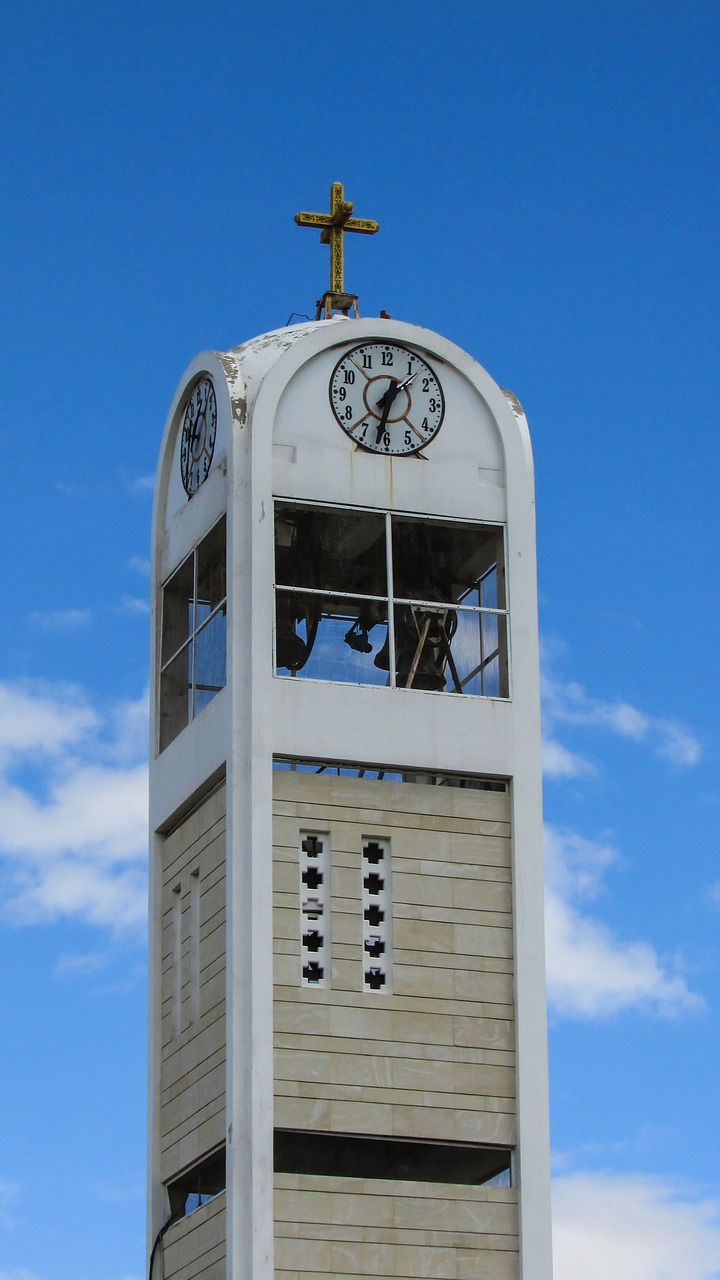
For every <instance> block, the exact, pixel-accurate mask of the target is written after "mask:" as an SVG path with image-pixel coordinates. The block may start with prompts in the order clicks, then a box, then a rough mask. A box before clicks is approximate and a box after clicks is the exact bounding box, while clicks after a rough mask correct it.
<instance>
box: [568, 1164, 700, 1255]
mask: <svg viewBox="0 0 720 1280" xmlns="http://www.w3.org/2000/svg"><path fill="white" fill-rule="evenodd" d="M553 1247H554V1263H555V1265H554V1274H555V1280H578V1277H582V1280H608V1276H612V1277H622V1280H717V1277H718V1274H719V1271H718V1260H719V1259H720V1202H718V1201H717V1200H715V1199H710V1198H708V1197H705V1196H703V1195H701V1194H699V1193H698V1192H697V1191H695V1190H694V1189H693V1188H688V1187H684V1186H683V1185H680V1184H677V1183H673V1182H672V1181H669V1180H667V1179H660V1178H652V1177H648V1176H647V1175H644V1174H636V1175H631V1174H630V1175H615V1174H609V1173H575V1174H569V1175H564V1176H562V1177H559V1178H556V1179H555V1180H554V1182H553Z"/></svg>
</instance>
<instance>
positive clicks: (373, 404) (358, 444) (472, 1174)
mask: <svg viewBox="0 0 720 1280" xmlns="http://www.w3.org/2000/svg"><path fill="white" fill-rule="evenodd" d="M337 186H339V184H336V187H337ZM339 192H340V198H339V199H336V202H335V203H336V204H337V205H338V206H339V212H338V209H336V208H334V207H333V206H332V205H331V213H330V215H299V217H305V218H308V217H316V218H321V217H325V218H329V219H330V222H329V224H327V225H330V227H331V228H332V234H330V235H329V237H328V238H329V239H330V240H331V242H332V238H333V234H334V233H335V231H336V230H337V229H338V228H340V235H339V239H340V240H341V239H342V234H341V233H342V227H343V226H345V229H347V230H354V229H356V228H353V227H352V226H350V225H346V224H348V223H349V222H352V221H353V220H352V219H350V213H352V206H349V205H347V204H345V203H344V202H342V200H341V197H342V188H339ZM336 195H337V192H336ZM348 210H349V213H348ZM333 220H334V221H333ZM357 221H360V220H357ZM313 225H320V226H326V224H325V223H316V224H313ZM369 227H372V228H373V229H376V226H375V224H368V225H367V226H366V227H364V228H359V229H361V230H362V229H364V230H368V228H369ZM335 238H336V239H338V236H335ZM331 247H332V246H331ZM337 282H338V277H337V276H335V277H334V283H335V284H337ZM340 285H341V287H340V289H337V288H334V287H331V292H330V294H326V295H325V296H324V298H323V299H321V303H320V304H318V305H319V311H320V313H321V314H327V315H328V317H329V318H326V319H318V320H316V321H315V322H311V323H308V324H302V325H296V326H292V327H289V328H285V329H279V330H277V331H275V332H273V333H268V334H263V335H261V336H260V337H258V338H254V339H253V340H251V341H250V342H248V343H245V344H244V345H243V346H241V347H238V348H236V349H234V350H232V351H230V352H227V353H216V352H203V353H202V354H201V355H199V356H198V357H197V358H196V359H195V360H194V361H193V362H192V363H191V365H190V366H189V368H188V369H187V371H186V373H185V374H184V376H183V378H182V380H181V382H180V385H179V387H178V390H177V393H176V395H175V398H174V400H173V403H172V406H171V409H170V413H169V415H168V419H167V424H166V428H165V434H164V438H163V442H162V447H161V453H160V462H159V467H158V473H157V483H156V491H155V510H154V526H153V656H152V702H151V706H152V713H153V714H152V725H153V728H152V751H151V756H152V758H151V771H150V796H151V802H150V803H151V831H152V844H151V996H150V1068H149V1074H150V1121H149V1226H148V1249H149V1254H150V1255H151V1257H150V1268H151V1273H152V1280H159V1278H160V1277H164V1280H196V1278H198V1280H200V1278H202V1280H221V1278H222V1280H226V1278H227V1280H273V1278H274V1277H277V1278H278V1280H340V1278H343V1280H344V1278H345V1277H348V1278H350V1277H353V1278H360V1277H371V1276H372V1277H388V1278H389V1277H394V1278H397V1280H400V1278H404V1280H414V1278H415V1277H417V1278H419V1277H424V1276H435V1277H447V1280H474V1278H475V1277H488V1278H492V1280H521V1278H522V1280H550V1278H551V1273H552V1266H551V1251H550V1201H549V1143H548V1117H547V1105H548V1103H547V1065H546V1064H547V1053H546V1027H545V987H544V957H543V884H542V830H541V791H540V727H539V691H538V646H537V616H536V615H537V610H536V586H535V548H534V509H533V479H532V460H531V453H530V442H529V437H528V432H527V426H526V423H525V419H524V416H523V414H522V410H521V409H520V406H519V405H518V403H517V401H516V400H515V399H514V397H513V396H511V395H510V394H509V393H507V392H503V391H501V390H500V389H499V388H498V386H497V385H496V384H495V383H494V382H493V381H492V379H491V378H490V377H489V375H488V374H487V373H486V372H485V371H484V370H483V369H482V368H481V367H480V366H479V365H478V364H477V363H476V362H475V361H474V360H473V359H472V357H471V356H469V355H467V354H465V353H464V352H463V351H461V350H459V349H458V348H457V347H455V346H454V345H453V344H452V343H450V342H448V341H447V340H446V339H445V338H442V337H440V336H439V335H437V334H434V333H431V332H429V331H428V330H425V329H422V328H419V327H417V326H415V325H411V324H405V323H401V322H398V321H394V320H389V319H374V318H364V319H360V318H356V316H355V311H356V303H357V300H356V299H354V296H353V295H346V294H344V293H343V292H342V280H341V277H340ZM331 286H332V282H331ZM338 298H342V299H344V300H345V305H343V303H342V302H338ZM348 299H349V301H347V300H348ZM328 300H329V301H328ZM338 306H340V308H341V309H342V310H343V311H346V312H347V313H348V314H347V315H346V316H337V315H333V314H332V312H333V310H334V309H336V308H337V307H338ZM350 312H352V313H353V314H352V315H350Z"/></svg>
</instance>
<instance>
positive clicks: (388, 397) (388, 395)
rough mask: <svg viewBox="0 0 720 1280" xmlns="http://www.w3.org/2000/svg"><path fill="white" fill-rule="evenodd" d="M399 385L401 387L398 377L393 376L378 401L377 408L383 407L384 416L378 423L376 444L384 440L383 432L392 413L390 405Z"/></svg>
mask: <svg viewBox="0 0 720 1280" xmlns="http://www.w3.org/2000/svg"><path fill="white" fill-rule="evenodd" d="M398 387H399V383H398V381H397V378H392V379H391V382H390V386H389V387H388V389H387V391H385V392H383V394H382V395H381V397H380V399H379V400H378V402H377V408H378V409H382V417H381V419H380V421H379V423H378V429H377V440H376V442H375V443H376V444H379V443H380V441H381V440H382V437H383V432H384V430H385V424H386V423H387V420H388V415H389V413H390V407H391V405H392V402H393V400H394V399H395V397H396V395H397V393H398Z"/></svg>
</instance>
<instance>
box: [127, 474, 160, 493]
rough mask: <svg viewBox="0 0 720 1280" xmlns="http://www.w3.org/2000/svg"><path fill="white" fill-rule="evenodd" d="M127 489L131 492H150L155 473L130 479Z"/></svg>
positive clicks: (153, 486)
mask: <svg viewBox="0 0 720 1280" xmlns="http://www.w3.org/2000/svg"><path fill="white" fill-rule="evenodd" d="M128 487H129V489H130V492H131V493H152V491H153V490H154V488H155V475H154V473H153V475H145V476H136V477H135V479H134V480H131V481H130V484H129V486H128Z"/></svg>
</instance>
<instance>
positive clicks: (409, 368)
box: [330, 342, 445, 454]
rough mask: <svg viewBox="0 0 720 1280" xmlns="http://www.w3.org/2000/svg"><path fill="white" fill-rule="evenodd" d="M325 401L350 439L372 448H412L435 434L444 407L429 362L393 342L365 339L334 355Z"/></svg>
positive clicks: (402, 450) (399, 451) (400, 450)
mask: <svg viewBox="0 0 720 1280" xmlns="http://www.w3.org/2000/svg"><path fill="white" fill-rule="evenodd" d="M330 404H331V406H332V411H333V413H334V414H335V417H336V418H337V420H338V422H339V423H340V426H341V427H342V429H343V431H346V432H347V434H348V435H349V436H350V439H351V440H354V441H355V443H356V444H358V445H360V446H362V448H363V449H370V450H371V451H372V452H373V453H387V454H403V453H417V451H418V449H422V447H423V445H426V444H429V442H430V441H431V440H433V439H434V437H435V436H436V435H437V433H438V431H439V430H440V427H441V426H442V420H443V415H444V413H445V397H444V396H443V392H442V387H441V386H440V383H439V382H438V379H437V377H436V375H435V374H434V373H433V371H432V369H431V368H430V365H429V364H428V363H427V361H426V360H424V359H423V358H422V356H419V355H418V354H417V352H416V351H413V350H412V349H411V348H410V347H401V346H398V344H397V343H396V342H365V343H363V344H362V346H359V347H353V349H352V351H348V352H347V354H346V355H344V356H343V357H342V359H341V360H338V363H337V364H336V366H335V369H334V371H333V375H332V377H331V379H330Z"/></svg>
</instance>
